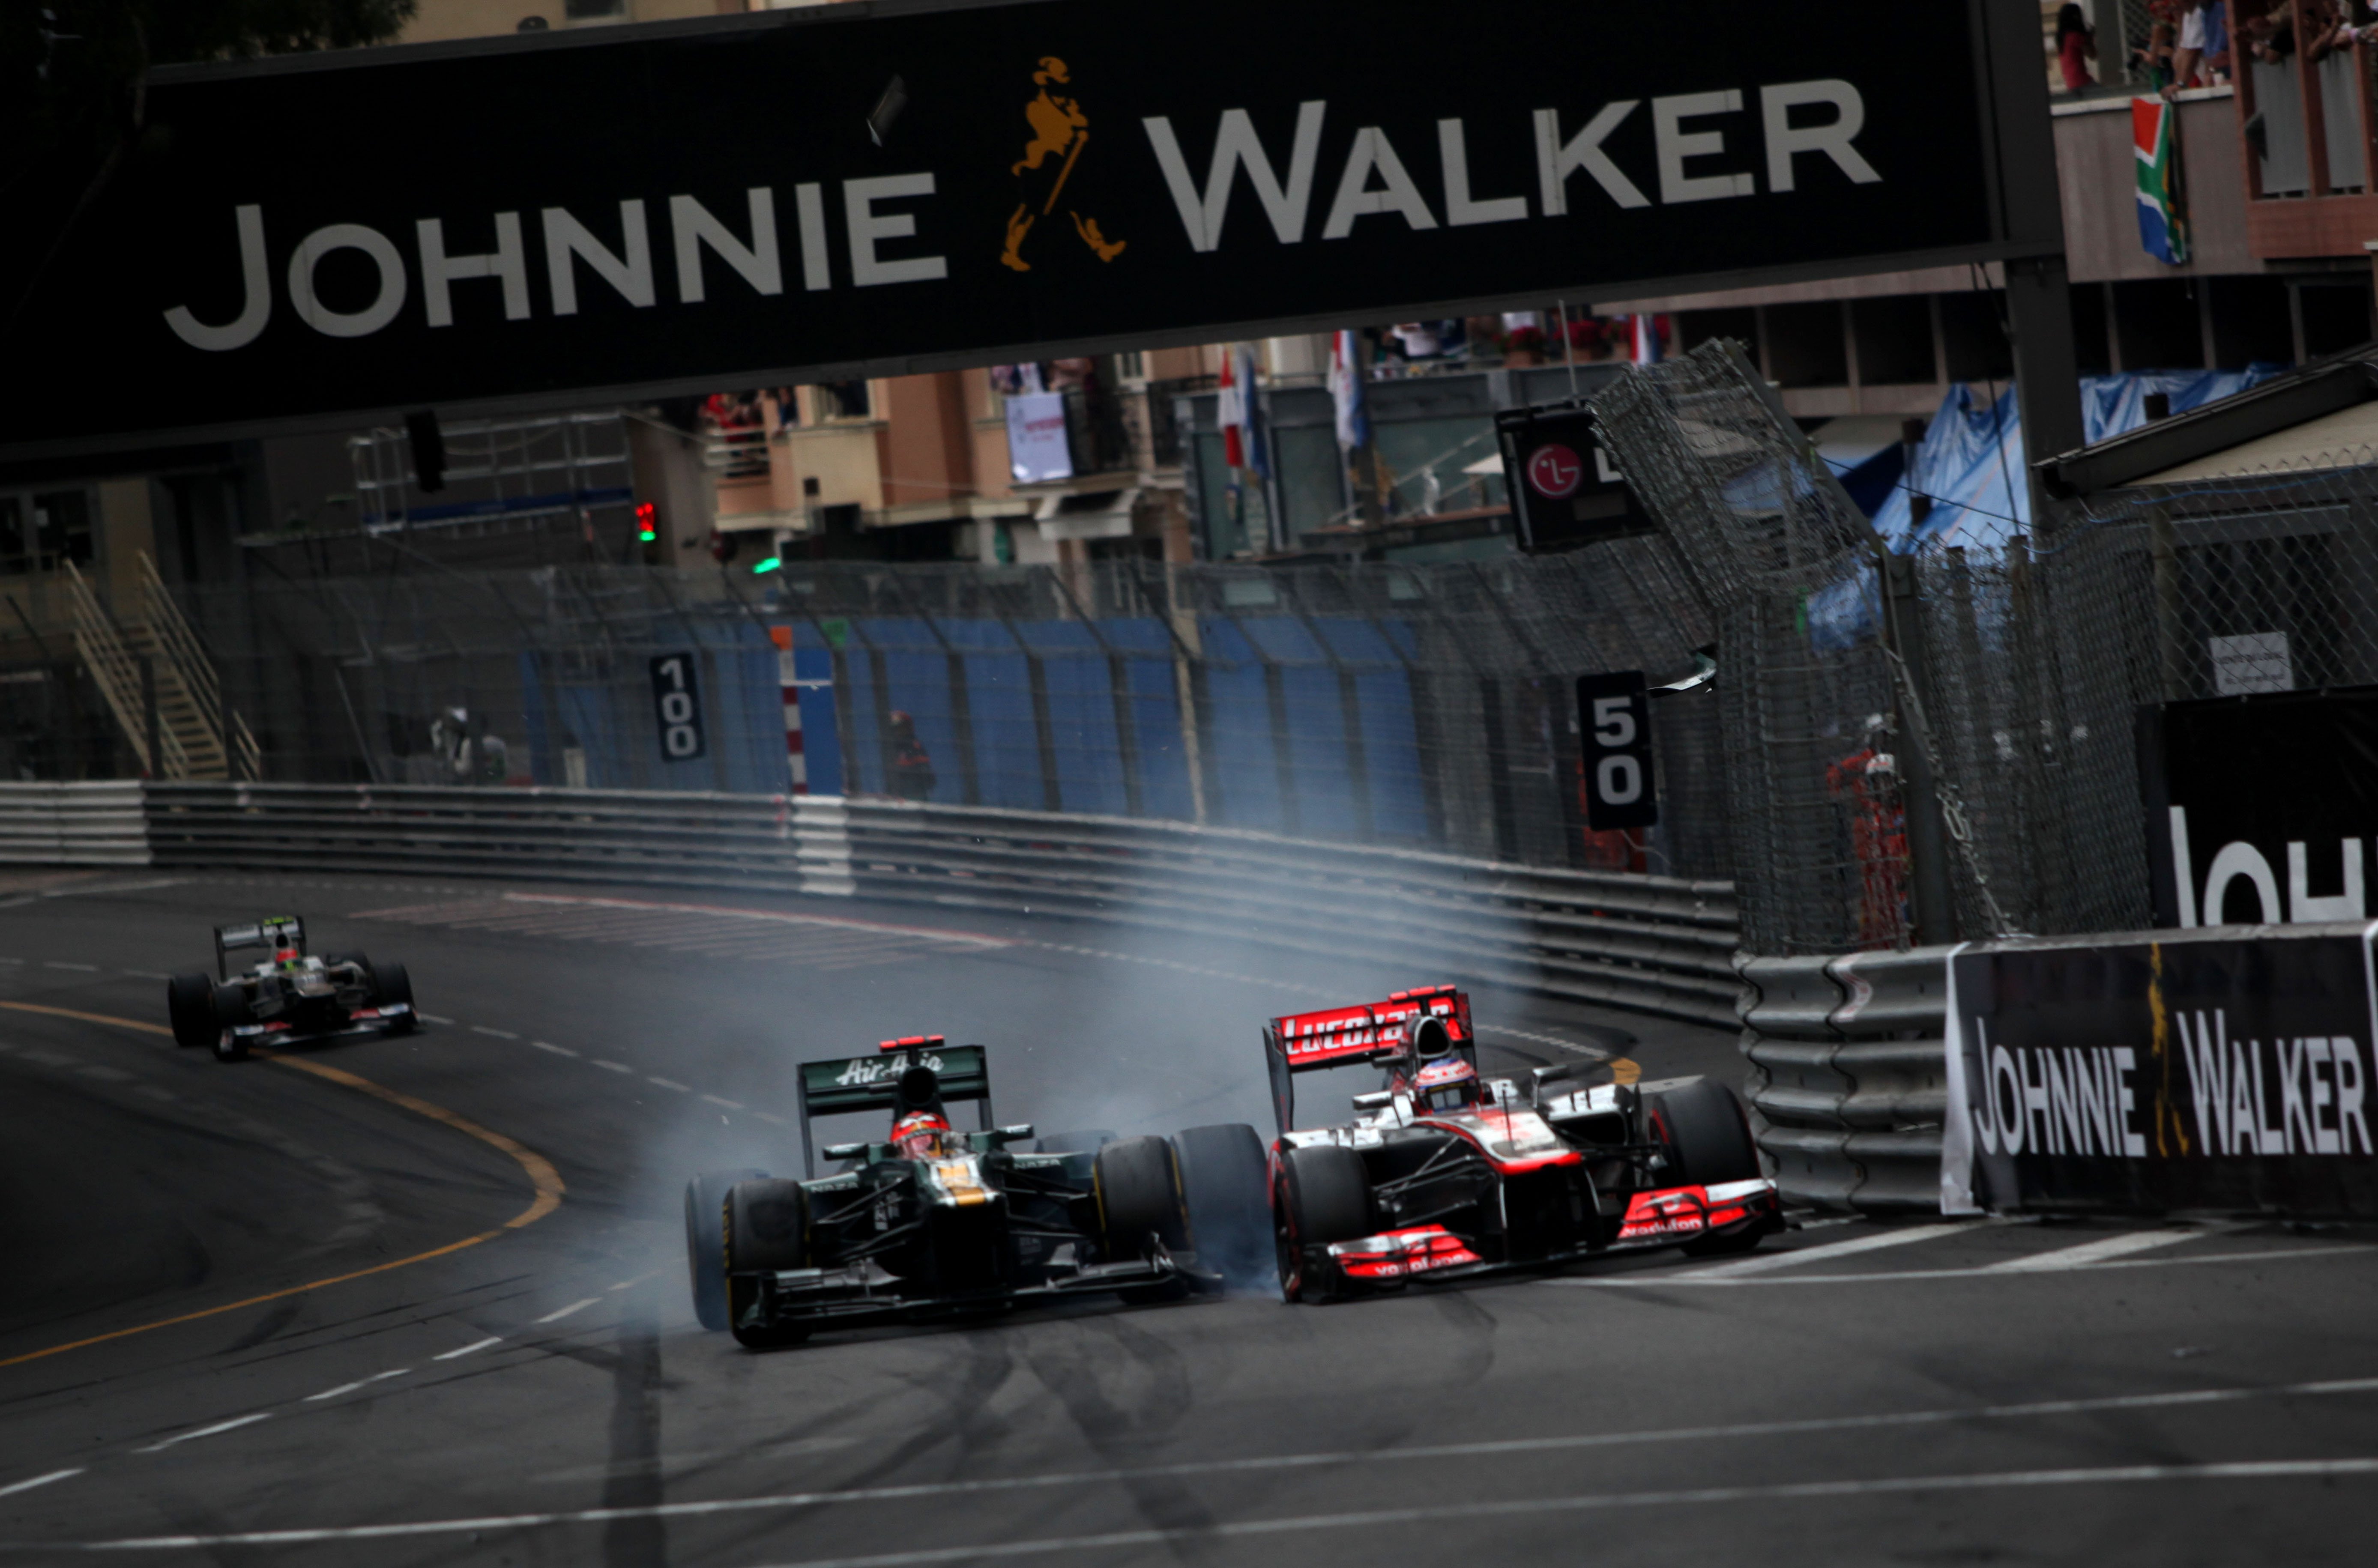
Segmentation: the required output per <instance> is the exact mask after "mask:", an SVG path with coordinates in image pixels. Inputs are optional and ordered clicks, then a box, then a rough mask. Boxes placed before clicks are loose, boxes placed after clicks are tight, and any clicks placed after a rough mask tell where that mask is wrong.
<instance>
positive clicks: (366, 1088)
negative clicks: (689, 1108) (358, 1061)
mask: <svg viewBox="0 0 2378 1568" xmlns="http://www.w3.org/2000/svg"><path fill="white" fill-rule="evenodd" d="M0 1008H6V1009H7V1010H8V1011H12V1012H39V1013H44V1014H47V1015H48V1016H50V1017H53V1018H72V1019H75V1020H77V1021H78V1022H80V1023H105V1024H109V1025H111V1026H113V1027H114V1028H118V1029H137V1030H139V1031H140V1032H141V1033H143V1034H147V1035H172V1034H173V1031H172V1030H171V1029H168V1028H165V1027H163V1026H162V1025H161V1024H156V1023H142V1022H141V1021H140V1020H138V1019H136V1018H114V1017H110V1016H109V1015H108V1014H106V1013H103V1012H78V1011H75V1010H74V1009H72V1008H67V1007H44V1006H42V1005H41V1004H40V1003H38V1002H30V1001H0ZM265 1059H266V1060H268V1061H271V1062H274V1063H277V1064H278V1065H280V1066H282V1067H290V1068H294V1069H296V1070H297V1071H300V1072H310V1073H312V1074H313V1075H314V1076H315V1077H317V1078H327V1079H329V1080H330V1082H331V1083H339V1084H343V1085H344V1086H346V1087H347V1088H350V1089H355V1090H360V1091H361V1092H362V1093H364V1094H366V1095H371V1096H373V1097H374V1098H375V1099H381V1100H386V1101H387V1102H388V1103H389V1104H390V1105H392V1106H399V1107H402V1108H403V1109H406V1110H409V1111H412V1112H413V1113H414V1115H416V1116H425V1117H427V1118H428V1119H430V1120H432V1121H437V1122H442V1123H444V1124H445V1125H446V1126H448V1127H450V1128H452V1129H454V1131H457V1132H460V1133H462V1134H463V1135H464V1136H466V1137H471V1138H476V1139H477V1140H478V1141H479V1142H480V1143H486V1144H487V1145H489V1146H490V1147H493V1148H498V1149H501V1150H502V1151H503V1152H504V1153H505V1154H507V1155H510V1156H511V1157H512V1158H513V1159H514V1160H516V1161H518V1162H519V1164H520V1167H521V1169H522V1170H523V1171H525V1172H527V1174H528V1179H529V1182H530V1184H531V1185H532V1186H534V1188H535V1189H536V1197H535V1199H534V1202H532V1203H530V1204H529V1206H528V1207H527V1208H524V1209H522V1211H521V1212H520V1213H518V1214H516V1215H513V1216H512V1217H511V1218H510V1219H508V1220H506V1221H504V1223H503V1224H502V1225H500V1226H498V1227H496V1228H495V1229H493V1230H483V1231H481V1232H480V1233H479V1234H478V1235H476V1236H468V1237H464V1238H463V1239H462V1240H460V1241H450V1242H448V1243H447V1244H446V1245H445V1246H443V1247H433V1248H431V1249H430V1250H429V1251H426V1252H415V1253H414V1254H413V1255H412V1256H411V1257H409V1258H398V1259H396V1260H395V1261H393V1262H391V1263H375V1264H373V1265H372V1266H371V1267H370V1268H367V1269H356V1270H354V1271H353V1272H351V1273H348V1274H337V1275H330V1277H329V1278H327V1279H317V1280H309V1281H308V1282H306V1284H304V1285H293V1286H290V1287H287V1288H286V1289H283V1290H268V1291H266V1292H265V1293H264V1294H263V1295H261V1296H250V1297H248V1298H247V1299H246V1300H243V1301H227V1302H225V1303H224V1304H223V1305H222V1306H220V1307H207V1308H204V1309H201V1310H200V1311H195V1312H184V1313H181V1314H180V1315H179V1316H176V1317H171V1318H160V1319H158V1320H157V1321H156V1322H155V1323H139V1324H136V1325H135V1326H133V1327H131V1328H119V1329H116V1330H114V1331H113V1332H112V1333H108V1334H95V1335H91V1336H90V1338H88V1339H76V1340H70V1341H68V1342H67V1343H66V1344H64V1345H53V1346H51V1347H49V1348H47V1349H45V1350H29V1351H27V1352H26V1353H25V1354H23V1355H21V1356H11V1357H8V1358H6V1359H0V1367H13V1366H16V1365H17V1364H18V1363H19V1362H23V1361H38V1360H40V1359H42V1357H44V1356H55V1355H59V1354H61V1353H63V1352H65V1351H68V1350H79V1349H81V1348H82V1347H84V1346H86V1345H101V1344H104V1343H105V1342H107V1341H108V1340H111V1339H123V1338H126V1336H128V1335H136V1334H147V1333H148V1332H149V1331H150V1330H151V1329H159V1328H171V1327H172V1326H173V1325H174V1324H175V1323H195V1322H197V1321H198V1319H200V1318H212V1317H220V1316H222V1314H223V1313H225V1312H236V1311H239V1310H240V1309H241V1308H243V1307H253V1306H256V1305H257V1304H258V1303H259V1302H264V1301H278V1300H280V1299H282V1298H283V1297H287V1296H302V1295H304V1294H305V1293H306V1291H309V1290H319V1289H321V1288H322V1287H324V1286H329V1285H343V1284H345V1283H346V1282H347V1281H348V1280H351V1279H363V1278H366V1277H367V1276H369V1275H376V1274H386V1273H388V1272H389V1271H390V1270H391V1269H401V1268H405V1267H408V1266H410V1265H411V1264H414V1263H427V1262H428V1261H429V1260H430V1259H432V1258H442V1257H445V1256H446V1255H447V1254H448V1253H450V1252H459V1251H462V1249H464V1248H465V1247H475V1246H477V1245H478V1244H479V1243H480V1242H482V1241H492V1240H494V1239H496V1238H497V1237H498V1236H501V1235H502V1234H503V1233H504V1232H505V1231H507V1230H518V1229H519V1228H520V1227H522V1226H524V1225H534V1224H535V1223H536V1222H537V1221H538V1220H541V1219H543V1218H544V1217H545V1216H546V1215H549V1214H551V1213H552V1212H553V1211H554V1210H556V1209H558V1208H559V1207H560V1206H561V1198H562V1194H563V1193H564V1192H565V1191H568V1189H566V1188H565V1187H564V1186H563V1185H562V1182H561V1174H560V1172H558V1171H557V1170H555V1169H554V1168H553V1162H551V1161H550V1160H548V1159H546V1157H545V1156H544V1155H540V1154H538V1153H537V1152H536V1151H535V1150H534V1149H530V1148H527V1147H524V1146H523V1145H522V1144H521V1143H517V1142H515V1141H514V1140H512V1139H510V1138H507V1137H505V1136H504V1135H503V1134H502V1133H500V1132H498V1131H493V1130H492V1129H489V1128H486V1127H482V1126H480V1125H479V1124H478V1123H477V1122H475V1121H473V1120H472V1119H470V1118H468V1117H465V1116H458V1115H456V1114H455V1113H454V1112H452V1111H450V1110H448V1109H447V1108H446V1107H443V1106H434V1105H431V1104H430V1103H429V1102H428V1101H427V1100H421V1099H415V1098H414V1096H412V1095H405V1094H400V1093H398V1092H397V1091H396V1090H394V1089H389V1088H383V1087H382V1086H381V1085H379V1084H378V1083H373V1082H371V1081H370V1080H369V1079H367V1078H358V1077H356V1076H355V1075H354V1073H352V1072H348V1071H344V1070H342V1069H340V1068H336V1067H325V1066H324V1065H323V1064H321V1063H320V1062H318V1061H307V1060H306V1059H303V1058H299V1057H290V1056H267V1057H266V1058H265Z"/></svg>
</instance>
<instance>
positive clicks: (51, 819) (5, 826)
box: [0, 781, 149, 866]
mask: <svg viewBox="0 0 2378 1568" xmlns="http://www.w3.org/2000/svg"><path fill="white" fill-rule="evenodd" d="M147 864H149V835H148V832H147V829H146V825H145V822H144V819H143V810H142V806H141V799H140V785H139V784H138V783H136V782H131V781H126V782H124V783H120V784H119V783H106V784H0V865H9V866H146V865H147Z"/></svg>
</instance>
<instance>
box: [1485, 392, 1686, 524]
mask: <svg viewBox="0 0 2378 1568" xmlns="http://www.w3.org/2000/svg"><path fill="white" fill-rule="evenodd" d="M1495 435H1496V437H1497V438H1498V439H1499V440H1500V441H1501V443H1502V447H1503V477H1504V484H1505V487H1506V488H1507V490H1508V491H1509V492H1510V496H1511V506H1512V510H1513V513H1514V515H1515V516H1516V518H1517V520H1518V522H1519V544H1520V547H1521V548H1523V549H1528V550H1559V549H1567V548H1569V547H1571V546H1574V545H1588V544H1591V543H1592V542H1593V541H1594V540H1597V539H1609V538H1614V537H1615V536H1617V535H1619V534H1623V533H1648V532H1650V531H1651V519H1650V518H1649V517H1647V516H1645V515H1644V512H1643V509H1642V508H1641V507H1639V506H1638V505H1637V504H1636V501H1635V493H1634V492H1633V491H1632V490H1629V489H1628V488H1627V478H1626V475H1624V474H1622V473H1619V472H1618V468H1617V465H1616V464H1615V463H1613V462H1612V461H1610V453H1609V452H1608V450H1607V449H1604V448H1603V444H1602V433H1601V432H1600V431H1598V430H1597V429H1595V428H1594V424H1593V415H1592V414H1591V413H1588V412H1586V411H1585V410H1583V409H1579V408H1568V407H1560V408H1553V409H1536V408H1528V409H1507V410H1505V411H1504V412H1502V413H1497V414H1496V415H1495Z"/></svg>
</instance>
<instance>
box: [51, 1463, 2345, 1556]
mask: <svg viewBox="0 0 2378 1568" xmlns="http://www.w3.org/2000/svg"><path fill="white" fill-rule="evenodd" d="M1478 1446H1489V1445H1478ZM1406 1456H1408V1455H1406V1454H1335V1455H1332V1456H1331V1459H1332V1462H1333V1463H1344V1464H1350V1465H1352V1464H1359V1463H1361V1462H1363V1460H1366V1459H1373V1458H1379V1457H1399V1458H1400V1457H1406ZM1263 1463H1264V1462H1263V1461H1260V1460H1257V1461H1243V1462H1239V1463H1236V1464H1231V1463H1228V1462H1225V1463H1223V1464H1219V1465H1216V1466H1195V1465H1183V1466H1164V1467H1162V1468H1159V1469H1149V1470H1135V1471H1107V1472H1102V1473H1097V1474H1092V1475H1085V1476H1071V1477H1064V1478H1034V1477H1023V1478H1016V1479H1015V1480H1013V1481H990V1482H967V1481H956V1482H946V1483H943V1484H939V1485H933V1484H927V1485H920V1486H903V1487H873V1488H869V1489H867V1490H863V1491H847V1492H810V1493H794V1494H790V1495H787V1496H782V1497H747V1498H725V1499H720V1500H717V1501H715V1502H664V1503H657V1504H651V1505H647V1506H643V1507H631V1508H583V1509H578V1510H575V1511H572V1512H568V1513H552V1514H493V1515H488V1516H486V1517H482V1518H475V1519H433V1520H424V1521H422V1522H420V1523H417V1524H404V1525H351V1526H344V1527H336V1526H333V1527H330V1528H318V1529H305V1530H250V1531H244V1532H241V1533H238V1534H227V1535H213V1536H201V1535H185V1536H136V1537H131V1538H123V1539H117V1540H98V1541H83V1542H78V1543H75V1547H74V1549H76V1550H83V1551H161V1550H188V1549H190V1548H192V1547H206V1546H294V1545H304V1544H308V1543H314V1542H320V1541H332V1540H385V1539H391V1538H404V1537H412V1536H431V1535H453V1534H458V1533H462V1532H465V1531H469V1532H484V1531H486V1530H496V1529H522V1528H527V1527H530V1526H539V1525H600V1524H609V1523H611V1522H613V1521H615V1520H619V1519H651V1518H683V1517H688V1516H700V1515H703V1514H736V1513H750V1512H753V1511H757V1510H784V1509H794V1508H813V1507H816V1506H818V1505H819V1504H821V1503H828V1502H857V1501H860V1500H876V1499H882V1498H885V1497H900V1498H911V1497H925V1496H946V1495H949V1494H951V1493H956V1492H967V1491H976V1490H1013V1489H1015V1487H1018V1486H1024V1487H1030V1486H1035V1485H1046V1484H1049V1483H1050V1482H1051V1481H1054V1480H1062V1481H1064V1482H1080V1481H1108V1480H1116V1479H1122V1478H1127V1477H1146V1476H1161V1475H1171V1474H1177V1473H1179V1472H1181V1471H1195V1470H1199V1469H1206V1468H1215V1469H1220V1468H1242V1469H1243V1468H1255V1467H1258V1466H1261V1465H1262V1464H1263ZM2372 1474H2378V1457H2362V1456H2358V1455H2357V1456H2353V1457H2348V1458H2342V1459H2263V1460H2245V1461H2238V1462H2231V1463H2228V1464H2210V1465H2112V1466H2102V1467H2099V1468H2094V1469H2077V1468H2076V1469H2062V1470H2011V1471H2010V1470H2000V1471H1984V1472H1980V1473H1977V1474H1966V1475H1948V1476H1892V1477H1885V1478H1877V1479H1871V1480H1844V1481H1798V1482H1787V1483H1784V1484H1782V1485H1771V1486H1736V1487H1703V1488H1696V1489H1694V1490H1678V1491H1638V1492H1599V1493H1590V1494H1588V1495H1585V1496H1582V1497H1555V1498H1541V1499H1523V1500H1519V1501H1517V1502H1472V1503H1451V1504H1447V1505H1444V1506H1441V1507H1432V1508H1410V1509H1385V1510H1376V1511H1373V1512H1369V1513H1363V1514H1318V1515H1307V1516H1305V1517H1303V1518H1294V1519H1255V1520H1245V1521H1242V1522H1239V1523H1234V1524H1227V1525H1216V1526H1206V1527H1205V1528H1202V1529H1188V1530H1146V1531H1132V1532H1127V1533H1121V1534H1115V1535H1105V1536H1076V1537H1071V1538H1056V1539H1053V1540H1040V1541H1013V1542H1003V1543H1001V1544H998V1545H983V1544H977V1545H973V1546H960V1547H943V1548H936V1549H929V1550H924V1551H921V1552H895V1553H891V1554H888V1555H883V1556H873V1557H853V1558H823V1559H812V1560H811V1561H809V1562H803V1563H799V1564H786V1565H784V1568H897V1565H899V1564H904V1563H919V1562H955V1561H964V1560H967V1559H969V1558H974V1557H993V1556H999V1557H1016V1556H1029V1555H1033V1554H1036V1553H1039V1552H1042V1551H1048V1550H1058V1549H1077V1550H1078V1549H1082V1548H1087V1547H1091V1546H1111V1545H1128V1544H1150V1543H1154V1544H1161V1543H1164V1542H1168V1541H1176V1540H1194V1539H1200V1538H1223V1537H1229V1536H1233V1535H1238V1536H1245V1535H1264V1534H1272V1533H1278V1532H1281V1531H1291V1530H1317V1529H1329V1528H1344V1529H1350V1530H1361V1529H1363V1527H1365V1526H1375V1525H1379V1524H1389V1525H1393V1524H1415V1523H1423V1522H1434V1521H1439V1520H1451V1519H1465V1518H1491V1517H1495V1516H1498V1515H1511V1514H1545V1513H1561V1512H1583V1511H1586V1510H1591V1509H1603V1508H1642V1507H1651V1506H1657V1505H1661V1504H1676V1503H1694V1502H1751V1501H1757V1500H1767V1499H1777V1500H1781V1499H1788V1498H1814V1497H1859V1496H1874V1495H1878V1494H1887V1493H1892V1492H1911V1491H1971V1490H1986V1489H1993V1488H2001V1487H2026V1486H2085V1485H2105V1484H2108V1483H2116V1482H2122V1481H2163V1480H2256V1479H2277V1478H2296V1477H2316V1476H2348V1475H2372Z"/></svg>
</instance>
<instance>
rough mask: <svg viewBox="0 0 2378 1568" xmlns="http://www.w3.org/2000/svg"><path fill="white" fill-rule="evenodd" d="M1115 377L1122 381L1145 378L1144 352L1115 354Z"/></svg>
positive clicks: (1145, 360)
mask: <svg viewBox="0 0 2378 1568" xmlns="http://www.w3.org/2000/svg"><path fill="white" fill-rule="evenodd" d="M1115 379H1116V380H1118V381H1123V382H1136V381H1145V380H1147V355H1146V354H1144V353H1119V354H1117V355H1115Z"/></svg>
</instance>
